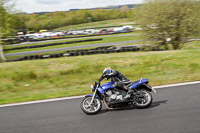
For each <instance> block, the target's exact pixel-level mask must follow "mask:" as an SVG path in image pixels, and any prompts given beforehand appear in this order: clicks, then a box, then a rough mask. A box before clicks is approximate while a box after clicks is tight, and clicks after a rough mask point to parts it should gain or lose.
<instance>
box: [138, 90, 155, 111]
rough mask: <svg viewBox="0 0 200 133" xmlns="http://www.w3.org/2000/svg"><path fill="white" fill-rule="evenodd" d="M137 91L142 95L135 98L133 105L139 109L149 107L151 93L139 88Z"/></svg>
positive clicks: (151, 99)
mask: <svg viewBox="0 0 200 133" xmlns="http://www.w3.org/2000/svg"><path fill="white" fill-rule="evenodd" d="M139 93H140V94H141V95H142V96H143V97H142V98H138V99H136V100H135V107H136V108H141V109H142V108H147V107H149V106H150V105H151V103H152V101H153V97H152V95H151V93H150V92H149V91H147V90H140V91H139Z"/></svg>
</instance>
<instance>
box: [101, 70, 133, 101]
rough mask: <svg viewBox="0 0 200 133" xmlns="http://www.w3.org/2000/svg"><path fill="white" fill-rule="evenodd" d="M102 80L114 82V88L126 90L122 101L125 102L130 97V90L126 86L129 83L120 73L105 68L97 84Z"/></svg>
mask: <svg viewBox="0 0 200 133" xmlns="http://www.w3.org/2000/svg"><path fill="white" fill-rule="evenodd" d="M104 78H105V79H106V80H108V79H109V78H111V81H114V82H115V87H116V88H120V89H125V90H128V92H127V94H126V96H125V97H124V100H126V99H128V98H129V97H130V94H131V92H132V90H131V89H130V88H129V87H127V86H126V85H128V84H130V83H131V81H130V80H129V79H127V78H126V77H125V76H124V75H123V74H122V73H121V72H119V71H117V70H112V68H111V67H108V68H105V69H104V70H103V74H102V76H101V77H100V79H99V82H101V81H102V80H103V79H104Z"/></svg>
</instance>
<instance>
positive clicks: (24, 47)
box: [4, 38, 103, 51]
mask: <svg viewBox="0 0 200 133" xmlns="http://www.w3.org/2000/svg"><path fill="white" fill-rule="evenodd" d="M101 40H103V39H102V38H98V39H87V40H79V41H70V42H60V43H51V44H43V45H33V46H23V47H15V48H8V49H4V51H10V50H19V49H28V48H40V47H48V46H55V45H63V44H73V43H80V42H90V41H101Z"/></svg>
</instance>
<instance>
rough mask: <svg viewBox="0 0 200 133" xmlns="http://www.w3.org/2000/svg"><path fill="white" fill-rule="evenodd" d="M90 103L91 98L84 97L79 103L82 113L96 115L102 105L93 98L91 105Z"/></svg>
mask: <svg viewBox="0 0 200 133" xmlns="http://www.w3.org/2000/svg"><path fill="white" fill-rule="evenodd" d="M91 101H92V97H85V98H84V99H83V101H82V102H81V109H82V111H83V112H84V113H86V114H88V115H93V114H96V113H98V112H99V111H100V110H101V108H102V103H101V101H100V100H99V99H98V98H94V101H93V103H92V104H90V103H91Z"/></svg>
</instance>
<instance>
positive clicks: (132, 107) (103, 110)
mask: <svg viewBox="0 0 200 133" xmlns="http://www.w3.org/2000/svg"><path fill="white" fill-rule="evenodd" d="M167 101H168V100H162V101H156V102H152V104H151V105H150V106H149V107H148V108H155V107H158V106H160V105H162V104H167ZM148 108H144V109H148ZM133 109H137V108H135V107H134V106H129V107H124V108H119V109H112V110H109V109H107V108H105V109H102V110H101V111H100V112H99V113H98V114H103V113H107V112H110V111H123V110H133Z"/></svg>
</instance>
